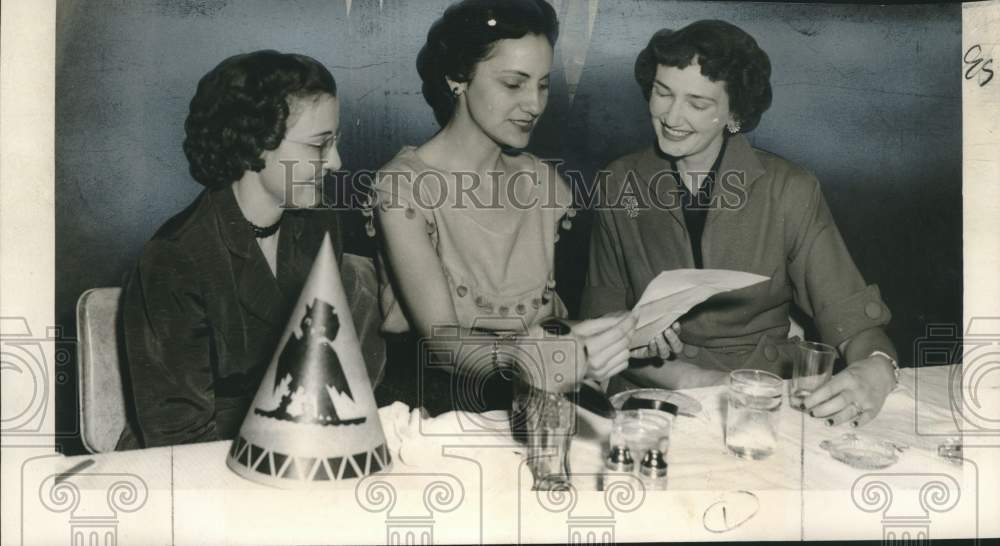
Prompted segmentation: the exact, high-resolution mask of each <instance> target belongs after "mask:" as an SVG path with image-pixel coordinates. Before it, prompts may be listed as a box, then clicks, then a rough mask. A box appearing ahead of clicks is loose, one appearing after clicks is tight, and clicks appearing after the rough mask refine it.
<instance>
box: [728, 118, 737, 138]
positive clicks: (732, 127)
mask: <svg viewBox="0 0 1000 546" xmlns="http://www.w3.org/2000/svg"><path fill="white" fill-rule="evenodd" d="M726 129H729V132H730V133H732V134H734V135H735V134H736V133H738V132H740V122H739V121H736V120H734V121H730V122H729V123H727V124H726Z"/></svg>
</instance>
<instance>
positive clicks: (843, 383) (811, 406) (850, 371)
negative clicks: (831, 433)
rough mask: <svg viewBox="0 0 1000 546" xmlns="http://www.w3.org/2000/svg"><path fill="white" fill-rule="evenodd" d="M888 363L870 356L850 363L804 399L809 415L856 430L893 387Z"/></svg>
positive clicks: (828, 423)
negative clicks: (848, 424) (849, 425)
mask: <svg viewBox="0 0 1000 546" xmlns="http://www.w3.org/2000/svg"><path fill="white" fill-rule="evenodd" d="M895 383H896V379H895V375H894V373H893V368H892V364H891V363H890V362H889V361H888V360H886V359H885V358H882V357H879V356H873V357H869V358H866V359H864V360H859V361H856V362H853V363H851V364H850V365H849V366H848V367H847V368H846V369H844V370H843V371H842V372H840V373H838V374H837V375H835V376H833V377H832V378H831V379H830V380H829V381H827V382H826V384H825V385H823V386H822V387H820V388H819V389H816V392H814V393H812V394H811V395H810V396H809V397H807V398H806V399H805V400H804V404H805V408H806V411H808V412H809V415H811V416H813V417H816V418H820V419H825V420H826V423H827V425H839V424H842V423H847V422H850V423H851V426H854V427H857V426H861V425H864V424H865V423H867V422H869V421H871V420H872V419H874V418H875V416H876V415H878V412H879V411H880V410H881V409H882V404H884V403H885V398H886V397H887V396H889V393H890V392H891V391H892V389H893V387H894V386H895Z"/></svg>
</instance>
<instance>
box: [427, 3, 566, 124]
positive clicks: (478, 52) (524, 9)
mask: <svg viewBox="0 0 1000 546" xmlns="http://www.w3.org/2000/svg"><path fill="white" fill-rule="evenodd" d="M528 34H537V35H540V36H545V38H546V39H548V41H549V44H551V45H552V46H553V47H554V46H555V43H556V39H557V38H558V37H559V20H558V19H557V18H556V12H555V10H554V9H552V6H551V5H549V3H548V2H546V1H545V0H464V1H462V2H458V3H457V4H452V5H451V6H449V7H448V9H447V10H445V12H444V15H442V16H441V18H440V19H438V20H437V21H435V22H434V24H433V25H431V29H430V31H428V33H427V42H426V43H425V44H424V47H422V48H421V49H420V53H419V54H418V55H417V72H418V73H419V74H420V79H421V80H423V87H422V90H423V94H424V99H425V100H426V101H427V104H429V105H430V107H431V108H432V109H434V118H435V119H437V122H438V124H439V125H441V126H442V127H444V126H445V125H446V124H447V123H448V121H449V120H451V116H452V115H453V114H454V113H455V105H456V104H457V101H456V100H455V96H454V95H452V92H451V89H449V87H448V81H447V80H446V79H445V78H446V77H447V78H451V79H452V80H453V81H457V82H468V81H471V80H472V77H473V76H474V75H475V69H476V65H477V64H479V62H480V61H483V60H485V59H486V58H487V57H489V55H490V54H491V53H492V52H493V47H494V44H496V42H498V41H499V40H504V39H515V40H516V39H518V38H522V37H524V36H526V35H528Z"/></svg>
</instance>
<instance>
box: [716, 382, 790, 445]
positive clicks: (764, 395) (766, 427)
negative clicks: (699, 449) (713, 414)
mask: <svg viewBox="0 0 1000 546" xmlns="http://www.w3.org/2000/svg"><path fill="white" fill-rule="evenodd" d="M783 386H784V383H783V382H782V380H781V378H780V377H778V376H777V375H774V374H773V373H770V372H766V371H763V370H736V371H734V372H732V373H730V374H729V392H728V399H729V400H728V405H727V408H726V410H727V411H726V447H727V448H729V451H731V452H733V453H734V454H735V455H737V456H738V457H741V458H744V459H764V458H767V457H769V456H770V455H771V454H772V453H774V449H775V447H776V445H777V443H778V410H779V408H780V407H781V395H782V390H783Z"/></svg>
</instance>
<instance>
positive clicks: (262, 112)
mask: <svg viewBox="0 0 1000 546" xmlns="http://www.w3.org/2000/svg"><path fill="white" fill-rule="evenodd" d="M321 93H329V94H330V95H333V96H336V95H337V84H336V82H335V81H334V79H333V75H331V74H330V71H329V70H327V69H326V67H324V66H323V65H322V64H320V63H319V61H317V60H316V59H313V58H312V57H307V56H305V55H296V54H290V53H279V52H277V51H272V50H263V51H254V52H252V53H244V54H240V55H234V56H232V57H229V58H228V59H226V60H224V61H222V62H221V63H219V65H218V66H216V67H215V68H213V69H212V70H211V72H209V73H208V74H205V76H204V77H202V78H201V81H199V82H198V91H197V92H196V93H195V95H194V98H193V99H191V110H190V112H189V113H188V117H187V120H185V122H184V132H185V133H186V135H187V136H186V137H185V139H184V155H186V156H187V159H188V163H189V165H190V169H191V176H193V177H194V179H195V180H197V181H198V182H200V183H201V184H204V185H205V186H207V187H209V188H219V187H225V186H226V185H228V184H231V183H232V182H235V181H236V180H239V178H240V177H241V176H243V173H244V172H246V171H247V170H252V171H255V172H259V171H260V170H261V169H263V168H264V160H263V159H261V157H260V156H261V153H263V152H264V150H273V149H275V148H277V147H278V145H279V144H281V141H282V139H284V137H285V130H286V122H287V121H288V114H289V104H288V99H289V98H292V97H296V98H301V97H308V96H313V95H317V94H321Z"/></svg>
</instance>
